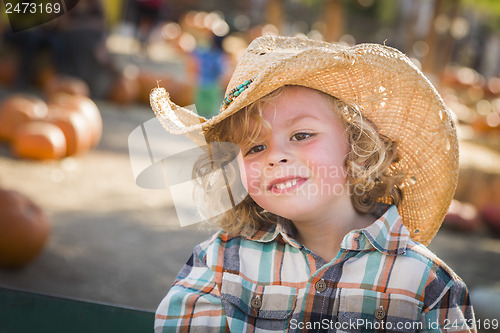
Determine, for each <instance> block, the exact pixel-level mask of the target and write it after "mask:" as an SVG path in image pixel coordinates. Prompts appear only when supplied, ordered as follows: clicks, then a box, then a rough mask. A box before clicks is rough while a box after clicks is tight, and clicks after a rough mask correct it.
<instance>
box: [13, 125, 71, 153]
mask: <svg viewBox="0 0 500 333" xmlns="http://www.w3.org/2000/svg"><path fill="white" fill-rule="evenodd" d="M11 150H12V153H13V154H14V155H15V156H18V157H22V158H31V159H37V160H48V159H54V160H57V159H60V158H62V157H64V156H65V155H66V138H65V136H64V133H63V131H62V130H61V129H60V128H59V127H58V126H56V125H54V124H51V123H48V122H45V121H32V122H29V123H25V124H23V125H21V126H19V127H18V129H17V130H16V132H15V134H14V135H13V139H12V142H11Z"/></svg>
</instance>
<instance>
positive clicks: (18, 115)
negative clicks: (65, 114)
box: [0, 94, 48, 141]
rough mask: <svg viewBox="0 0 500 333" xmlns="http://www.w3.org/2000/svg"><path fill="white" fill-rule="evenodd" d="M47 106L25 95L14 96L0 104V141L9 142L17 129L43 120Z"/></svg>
mask: <svg viewBox="0 0 500 333" xmlns="http://www.w3.org/2000/svg"><path fill="white" fill-rule="evenodd" d="M47 113H48V108H47V104H46V103H45V102H44V101H43V100H41V99H40V98H38V97H35V96H31V95H26V94H14V95H11V96H9V97H7V98H6V99H4V100H3V101H2V103H1V104H0V139H2V140H5V141H11V140H12V137H13V135H14V132H15V131H16V129H17V127H19V126H20V125H22V124H24V123H27V122H30V121H33V120H39V119H42V118H45V117H46V116H47Z"/></svg>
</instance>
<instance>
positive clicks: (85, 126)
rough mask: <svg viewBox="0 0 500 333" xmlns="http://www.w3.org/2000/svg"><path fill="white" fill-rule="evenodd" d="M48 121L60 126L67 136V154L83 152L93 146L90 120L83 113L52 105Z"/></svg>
mask: <svg viewBox="0 0 500 333" xmlns="http://www.w3.org/2000/svg"><path fill="white" fill-rule="evenodd" d="M47 121H48V122H49V123H52V124H54V125H56V126H57V127H59V128H60V129H61V131H62V132H63V133H64V137H65V138H66V153H65V155H66V156H71V155H77V154H82V153H85V152H87V151H88V150H90V148H91V146H92V136H91V135H92V134H91V133H90V130H89V126H90V125H89V122H88V121H87V119H86V118H85V116H84V115H83V114H80V113H78V112H70V111H69V112H68V110H64V109H62V108H60V107H57V106H51V107H50V110H49V116H48V117H47Z"/></svg>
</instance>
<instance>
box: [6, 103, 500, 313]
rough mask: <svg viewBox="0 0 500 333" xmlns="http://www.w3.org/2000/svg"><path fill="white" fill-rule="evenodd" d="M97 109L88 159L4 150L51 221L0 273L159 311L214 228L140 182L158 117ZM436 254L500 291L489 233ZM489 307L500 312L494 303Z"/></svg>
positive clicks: (480, 284)
mask: <svg viewBox="0 0 500 333" xmlns="http://www.w3.org/2000/svg"><path fill="white" fill-rule="evenodd" d="M0 97H1V96H0ZM98 106H99V107H100V110H101V112H102V116H103V122H104V134H103V138H102V141H101V142H100V144H99V146H98V147H97V148H96V149H94V150H93V151H91V152H89V153H87V154H85V155H83V156H78V157H72V158H67V159H65V160H62V161H58V162H34V161H27V160H19V159H14V158H13V157H12V156H11V154H10V152H9V149H8V147H7V146H5V145H1V146H0V186H2V187H4V188H12V189H16V190H18V191H20V192H22V193H24V194H26V195H28V196H29V197H31V198H32V199H33V200H34V201H35V202H37V203H38V204H39V205H40V206H42V207H43V209H44V210H45V212H46V214H47V215H48V216H49V218H50V222H51V225H52V234H51V238H50V241H49V243H48V244H47V246H46V248H45V249H44V251H43V252H42V254H41V255H40V256H39V257H38V258H37V259H36V260H35V261H34V262H32V263H31V264H30V265H28V266H27V267H25V268H23V269H20V270H6V269H0V285H2V286H10V287H15V288H21V289H27V290H32V291H39V292H44V293H49V294H54V295H60V296H65V297H75V298H81V299H89V300H94V301H101V302H108V303H114V304H120V305H126V306H131V307H135V308H142V309H148V310H154V309H155V308H156V306H157V305H158V303H159V302H160V301H161V299H162V298H163V296H164V295H165V294H166V292H167V291H168V289H169V287H170V285H171V283H172V281H173V280H174V278H175V276H176V274H177V273H178V271H179V270H180V269H181V267H182V265H183V264H184V262H185V261H186V260H187V259H188V257H189V256H190V254H191V251H192V248H193V246H194V245H195V244H197V243H199V242H201V241H203V240H205V239H206V238H208V237H209V235H210V234H211V233H213V230H199V227H188V228H181V227H179V224H178V221H177V217H176V213H175V209H174V206H173V204H172V199H171V197H170V196H169V194H168V193H167V191H165V190H146V189H141V188H139V187H138V186H137V185H136V184H135V182H134V179H133V175H132V171H131V167H130V161H129V155H128V147H127V138H128V135H129V134H130V132H131V131H132V130H133V129H134V128H136V127H137V126H139V125H140V124H141V123H143V122H144V121H147V120H149V119H151V118H153V113H152V111H151V110H150V109H149V108H148V107H146V106H131V107H118V106H116V105H113V104H109V103H107V102H98ZM430 248H431V250H433V251H434V252H435V253H436V254H437V255H438V256H439V257H441V258H442V259H443V260H444V261H445V262H447V263H448V264H449V266H451V267H452V268H453V269H454V270H455V271H456V272H457V273H458V274H459V275H460V276H461V277H462V278H463V279H464V281H465V282H466V283H467V285H468V286H469V288H470V289H471V290H472V291H473V292H474V290H476V289H477V290H484V288H488V289H487V290H493V291H494V292H498V290H500V265H499V263H500V239H499V238H496V237H493V236H491V235H490V233H489V232H488V231H487V230H483V231H481V232H478V233H474V234H464V233H458V232H453V231H450V230H446V229H442V230H441V231H440V232H439V233H438V235H437V237H436V238H435V239H434V240H433V242H432V244H431V245H430ZM478 295H479V293H478ZM479 297H480V296H477V298H478V300H479ZM473 298H474V293H473ZM473 300H474V299H473ZM488 302H490V303H489V308H490V309H491V308H494V309H500V305H499V304H500V301H499V299H498V298H497V301H496V303H495V304H493V303H491V302H494V301H488ZM478 310H479V309H478ZM499 311H500V310H499ZM482 313H483V316H487V315H489V314H485V312H482ZM499 313H500V312H499Z"/></svg>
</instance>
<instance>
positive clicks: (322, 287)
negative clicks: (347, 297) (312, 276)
mask: <svg viewBox="0 0 500 333" xmlns="http://www.w3.org/2000/svg"><path fill="white" fill-rule="evenodd" d="M315 286H316V291H319V292H320V293H321V292H323V291H325V290H326V282H325V281H323V280H319V281H318V282H316V285H315Z"/></svg>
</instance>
